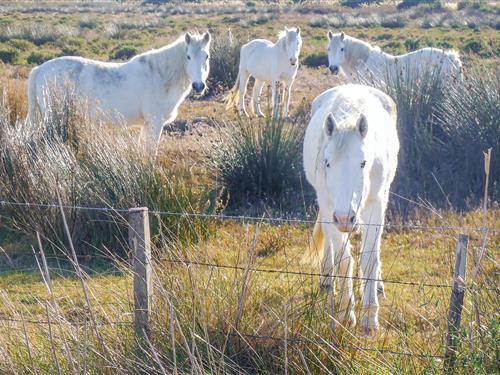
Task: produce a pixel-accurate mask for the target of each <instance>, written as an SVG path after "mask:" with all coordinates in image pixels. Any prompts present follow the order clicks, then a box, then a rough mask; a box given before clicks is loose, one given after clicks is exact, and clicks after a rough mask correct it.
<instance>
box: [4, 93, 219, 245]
mask: <svg viewBox="0 0 500 375" xmlns="http://www.w3.org/2000/svg"><path fill="white" fill-rule="evenodd" d="M85 107H86V105H85V103H82V102H81V100H80V99H78V98H77V97H76V95H74V94H70V93H68V94H61V95H56V96H54V98H53V100H52V106H51V109H50V110H49V112H48V114H47V115H46V116H44V118H43V119H39V120H38V121H37V122H35V123H28V122H26V121H25V120H24V119H16V120H15V121H14V122H12V119H11V118H12V116H11V113H12V111H11V110H10V109H9V108H8V102H6V101H4V102H3V104H2V105H1V110H0V116H1V117H0V197H1V200H4V201H10V202H18V203H24V202H28V203H42V204H53V203H55V202H57V194H59V195H60V196H61V198H62V201H63V204H64V205H65V206H69V208H68V210H67V216H68V220H69V221H70V228H71V229H72V236H73V240H74V241H75V242H77V243H78V245H79V247H78V248H79V249H80V250H81V251H85V250H84V249H85V248H86V251H92V249H93V248H94V247H95V246H97V247H102V246H107V247H110V248H113V249H115V250H116V251H123V246H122V243H123V238H124V237H123V236H124V235H123V233H124V230H125V227H124V215H125V214H124V213H123V212H113V211H108V212H99V211H87V210H84V209H78V208H74V207H78V206H84V207H87V206H89V207H108V208H120V209H128V208H131V207H136V206H147V207H149V209H150V210H160V211H173V212H177V213H211V212H213V210H214V209H215V207H216V204H217V203H216V198H217V196H216V194H215V191H213V190H212V189H211V188H210V187H206V188H205V187H195V186H193V184H192V181H191V180H190V175H189V173H184V172H183V171H178V170H173V169H171V167H170V166H169V164H168V163H160V162H158V161H156V160H154V159H153V158H152V157H150V155H149V153H148V152H147V151H145V150H144V147H143V146H141V144H140V142H138V141H137V136H136V135H135V134H134V132H131V131H130V130H129V129H117V128H115V127H111V126H109V125H106V124H103V123H96V122H93V121H92V120H91V119H90V117H89V116H88V113H87V111H86V110H85ZM1 211H2V214H3V215H4V216H5V217H6V218H7V226H8V228H9V229H11V230H14V231H20V232H22V233H25V234H28V235H32V234H33V228H35V229H36V230H37V231H39V232H41V233H43V235H44V236H46V237H47V238H51V239H53V240H54V241H56V243H57V239H60V238H63V236H62V223H61V220H60V216H59V214H58V213H57V211H54V210H47V209H44V208H40V209H33V208H25V207H22V206H10V205H8V204H6V205H4V206H2V208H1ZM154 220H156V219H154ZM161 220H162V221H163V222H164V224H168V225H167V227H168V228H169V234H170V238H172V239H174V238H175V239H178V238H179V239H181V240H186V241H190V240H194V241H196V240H198V239H200V238H202V237H203V236H205V235H207V234H208V232H209V231H208V228H207V227H204V225H203V221H198V222H197V224H195V223H193V222H191V221H190V225H185V224H186V223H187V222H185V219H184V218H182V217H174V216H172V217H165V218H162V219H161ZM181 232H182V233H184V235H183V234H181ZM125 237H126V234H125Z"/></svg>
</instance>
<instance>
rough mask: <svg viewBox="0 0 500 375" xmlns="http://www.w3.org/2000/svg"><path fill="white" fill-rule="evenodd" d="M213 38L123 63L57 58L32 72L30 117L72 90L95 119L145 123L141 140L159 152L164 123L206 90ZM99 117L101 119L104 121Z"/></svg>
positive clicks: (185, 41)
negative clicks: (189, 97)
mask: <svg viewBox="0 0 500 375" xmlns="http://www.w3.org/2000/svg"><path fill="white" fill-rule="evenodd" d="M209 47H210V34H209V33H208V32H207V33H205V34H203V35H191V34H189V33H186V34H185V35H183V36H182V37H180V38H179V39H177V40H176V41H175V42H173V43H171V44H169V45H167V46H165V47H162V48H160V49H156V50H151V51H148V52H145V53H142V54H140V55H137V56H135V57H133V58H132V59H131V60H130V61H128V62H125V63H115V62H100V61H94V60H90V59H85V58H83V57H59V58H56V59H53V60H50V61H47V62H45V63H43V64H42V65H40V66H39V67H36V68H34V69H33V70H32V71H31V73H30V76H29V80H28V107H29V110H28V112H29V113H28V116H29V119H30V120H32V121H33V120H34V118H35V117H36V116H37V115H38V114H41V115H42V116H44V115H45V113H46V111H47V110H48V109H49V107H50V104H51V96H53V95H54V94H55V92H54V91H53V90H67V89H68V87H70V89H71V90H72V91H73V92H74V93H75V94H77V95H78V96H81V97H82V98H85V99H86V100H87V102H88V103H89V110H90V115H91V117H93V118H95V117H102V116H103V114H104V117H105V118H104V119H102V120H105V121H110V122H115V123H125V124H130V125H132V124H136V123H137V122H143V136H144V138H145V140H146V143H147V145H149V147H150V149H151V150H152V151H153V152H156V148H157V145H158V141H159V139H160V135H161V132H162V130H163V126H164V124H167V123H170V122H172V121H173V120H175V118H176V117H177V109H178V108H179V105H180V104H181V103H182V102H183V100H184V99H185V98H186V96H187V95H188V94H189V92H190V91H191V89H193V90H195V91H196V92H202V91H203V90H204V89H205V82H206V79H207V77H208V72H209ZM100 119H101V118H100Z"/></svg>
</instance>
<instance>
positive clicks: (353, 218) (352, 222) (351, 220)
mask: <svg viewBox="0 0 500 375" xmlns="http://www.w3.org/2000/svg"><path fill="white" fill-rule="evenodd" d="M355 219H356V218H355V217H354V216H351V218H350V219H349V221H350V222H351V224H354V220H355Z"/></svg>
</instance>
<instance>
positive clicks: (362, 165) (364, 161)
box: [361, 160, 366, 168]
mask: <svg viewBox="0 0 500 375" xmlns="http://www.w3.org/2000/svg"><path fill="white" fill-rule="evenodd" d="M365 165H366V160H363V162H362V163H361V168H364V167H365Z"/></svg>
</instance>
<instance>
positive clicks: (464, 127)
mask: <svg viewBox="0 0 500 375" xmlns="http://www.w3.org/2000/svg"><path fill="white" fill-rule="evenodd" d="M382 81H383V82H379V83H375V85H376V86H378V87H379V88H380V89H382V90H383V91H385V92H387V94H388V95H390V96H391V97H392V98H393V99H394V100H395V101H396V104H397V109H398V133H399V139H400V144H401V147H400V154H399V166H398V171H397V174H396V178H395V181H394V184H393V187H392V191H393V192H394V193H395V194H397V195H400V196H403V197H405V198H406V200H402V199H395V200H392V209H393V210H396V211H397V212H398V213H400V214H403V215H407V214H410V213H411V210H412V209H413V208H414V207H415V205H414V203H413V202H414V201H423V202H426V204H428V205H431V206H434V207H438V208H450V207H453V208H456V209H466V208H470V207H469V206H470V205H473V204H477V203H478V202H480V200H481V198H482V190H483V178H482V176H483V175H484V172H483V169H482V161H481V158H482V151H483V150H485V149H486V148H488V147H493V148H494V149H496V148H498V147H500V142H499V138H498V136H497V135H495V134H498V131H499V123H498V118H500V100H499V99H500V98H499V92H500V90H499V88H500V82H499V80H498V77H496V76H495V73H494V72H493V71H482V72H468V73H467V74H465V79H464V81H461V80H460V79H455V80H453V81H444V80H443V79H442V75H441V71H440V70H439V69H428V70H426V71H424V72H422V74H419V75H411V74H409V73H404V74H402V75H397V76H396V77H395V78H392V79H389V78H387V77H386V78H384V79H382ZM498 169H499V168H498V162H496V163H494V164H492V171H493V170H495V172H494V173H492V175H491V176H490V184H491V185H490V187H493V188H491V190H490V191H491V192H492V193H491V194H492V196H493V197H494V200H497V199H498V182H499V179H500V176H498V172H497V170H498ZM457 181H460V182H461V183H458V184H457ZM409 202H412V203H409Z"/></svg>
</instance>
